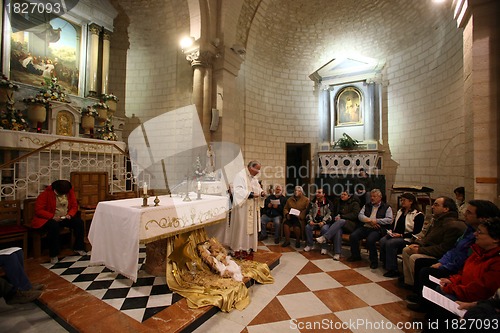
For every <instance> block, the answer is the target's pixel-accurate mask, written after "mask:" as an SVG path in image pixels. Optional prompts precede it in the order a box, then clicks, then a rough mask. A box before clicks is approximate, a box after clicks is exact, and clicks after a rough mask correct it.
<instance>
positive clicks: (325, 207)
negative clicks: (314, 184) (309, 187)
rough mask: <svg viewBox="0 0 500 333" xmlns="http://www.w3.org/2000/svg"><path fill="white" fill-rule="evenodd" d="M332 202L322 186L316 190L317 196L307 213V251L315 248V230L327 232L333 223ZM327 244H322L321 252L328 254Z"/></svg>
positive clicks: (305, 249) (322, 232)
mask: <svg viewBox="0 0 500 333" xmlns="http://www.w3.org/2000/svg"><path fill="white" fill-rule="evenodd" d="M332 221H333V219H332V203H331V202H330V200H328V199H327V198H326V196H325V192H324V190H323V189H322V188H319V189H318V190H317V191H316V197H315V198H314V200H313V201H312V202H311V204H310V205H309V209H308V213H307V215H306V227H305V231H306V232H305V233H306V247H305V248H304V251H305V252H309V251H311V250H312V248H313V241H314V239H313V232H314V230H320V233H321V235H323V234H324V233H326V232H327V231H328V229H329V228H330V225H331V224H332ZM326 247H327V244H326V243H323V244H321V254H326V253H327V250H326Z"/></svg>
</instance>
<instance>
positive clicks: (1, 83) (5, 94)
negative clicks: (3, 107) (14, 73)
mask: <svg viewBox="0 0 500 333" xmlns="http://www.w3.org/2000/svg"><path fill="white" fill-rule="evenodd" d="M17 89H19V86H18V85H17V84H14V83H12V82H11V81H9V79H8V78H7V77H6V76H5V75H3V74H2V78H1V79H0V103H2V104H3V103H6V102H8V101H9V100H10V101H13V100H14V98H13V95H14V91H16V90H17Z"/></svg>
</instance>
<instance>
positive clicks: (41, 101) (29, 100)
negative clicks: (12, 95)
mask: <svg viewBox="0 0 500 333" xmlns="http://www.w3.org/2000/svg"><path fill="white" fill-rule="evenodd" d="M23 102H24V103H25V104H27V105H29V104H44V105H45V104H49V102H50V100H48V99H47V98H45V97H43V96H42V95H40V94H37V95H36V96H35V97H27V98H24V99H23Z"/></svg>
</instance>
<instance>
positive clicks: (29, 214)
mask: <svg viewBox="0 0 500 333" xmlns="http://www.w3.org/2000/svg"><path fill="white" fill-rule="evenodd" d="M35 202H36V198H28V199H24V202H23V220H24V225H25V227H26V228H27V229H28V230H29V235H30V237H31V239H32V243H33V244H32V247H33V257H34V258H39V257H40V256H41V255H42V238H44V237H46V236H47V232H45V231H43V230H41V229H40V228H38V229H35V228H33V227H32V226H31V220H33V217H34V216H35ZM69 233H71V229H69V228H61V231H60V232H59V235H65V234H69ZM73 242H74V239H73V234H72V235H71V243H73Z"/></svg>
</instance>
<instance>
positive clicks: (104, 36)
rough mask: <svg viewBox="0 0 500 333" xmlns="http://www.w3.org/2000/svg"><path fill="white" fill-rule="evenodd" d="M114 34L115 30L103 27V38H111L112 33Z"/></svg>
mask: <svg viewBox="0 0 500 333" xmlns="http://www.w3.org/2000/svg"><path fill="white" fill-rule="evenodd" d="M112 34H113V32H111V31H109V30H107V29H103V31H102V38H103V39H104V40H111V35H112Z"/></svg>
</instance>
